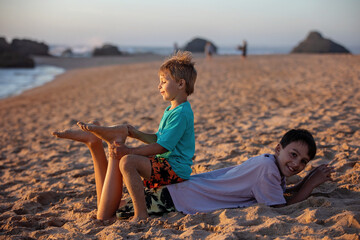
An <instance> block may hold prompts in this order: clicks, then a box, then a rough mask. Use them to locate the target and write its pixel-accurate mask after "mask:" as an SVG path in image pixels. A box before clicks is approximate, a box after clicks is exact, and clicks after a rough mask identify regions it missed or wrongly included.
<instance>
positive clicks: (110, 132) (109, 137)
mask: <svg viewBox="0 0 360 240" xmlns="http://www.w3.org/2000/svg"><path fill="white" fill-rule="evenodd" d="M77 125H78V126H79V127H80V128H81V129H82V130H84V131H87V132H91V133H93V134H94V135H96V136H97V137H99V138H101V139H103V140H104V141H106V142H107V143H108V144H114V143H118V144H124V143H125V140H126V137H127V136H128V135H129V133H128V128H127V125H116V126H111V127H104V126H99V125H96V124H86V123H82V122H78V123H77Z"/></svg>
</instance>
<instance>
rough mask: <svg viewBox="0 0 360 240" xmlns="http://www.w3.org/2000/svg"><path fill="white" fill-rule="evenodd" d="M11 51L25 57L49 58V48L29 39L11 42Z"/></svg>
mask: <svg viewBox="0 0 360 240" xmlns="http://www.w3.org/2000/svg"><path fill="white" fill-rule="evenodd" d="M11 49H12V50H13V51H14V52H16V53H18V54H20V55H24V56H30V55H40V56H49V46H47V45H46V44H45V43H39V42H36V41H32V40H28V39H22V40H21V39H14V40H13V41H12V42H11Z"/></svg>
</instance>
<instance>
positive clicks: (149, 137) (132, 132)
mask: <svg viewBox="0 0 360 240" xmlns="http://www.w3.org/2000/svg"><path fill="white" fill-rule="evenodd" d="M127 127H128V132H129V137H132V138H136V139H138V140H140V141H142V142H144V143H147V144H151V143H156V140H157V136H156V134H150V133H144V132H141V131H139V130H137V129H136V128H134V127H133V126H131V125H129V124H128V125H127Z"/></svg>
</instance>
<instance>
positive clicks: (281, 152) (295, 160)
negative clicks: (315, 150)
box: [275, 142, 310, 177]
mask: <svg viewBox="0 0 360 240" xmlns="http://www.w3.org/2000/svg"><path fill="white" fill-rule="evenodd" d="M308 151H309V147H308V146H307V145H306V144H305V143H303V142H292V143H290V144H288V145H287V146H286V147H285V148H283V147H282V146H281V144H280V143H279V144H278V145H277V146H276V148H275V157H276V160H277V162H278V165H279V168H280V171H281V173H282V174H283V175H284V176H286V177H290V176H293V175H295V174H298V173H299V172H301V171H302V170H303V169H304V168H305V166H306V164H307V163H308V162H309V161H310V157H309V156H308Z"/></svg>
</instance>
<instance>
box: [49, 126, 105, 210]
mask: <svg viewBox="0 0 360 240" xmlns="http://www.w3.org/2000/svg"><path fill="white" fill-rule="evenodd" d="M95 124H98V123H97V122H96V123H95ZM52 134H53V135H54V136H56V137H58V138H65V139H70V140H74V141H78V142H82V143H84V144H86V145H87V146H88V148H89V150H90V153H91V156H92V160H93V164H94V173H95V184H96V195H97V204H98V205H99V202H100V199H101V192H102V188H103V184H104V180H105V175H106V169H107V166H108V162H107V159H106V155H105V151H104V148H103V145H102V141H101V139H99V138H97V137H96V136H95V135H93V134H92V133H90V132H84V131H82V130H80V129H69V130H64V131H57V132H53V133H52Z"/></svg>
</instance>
